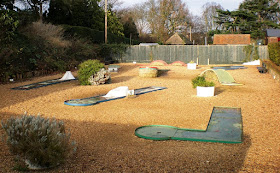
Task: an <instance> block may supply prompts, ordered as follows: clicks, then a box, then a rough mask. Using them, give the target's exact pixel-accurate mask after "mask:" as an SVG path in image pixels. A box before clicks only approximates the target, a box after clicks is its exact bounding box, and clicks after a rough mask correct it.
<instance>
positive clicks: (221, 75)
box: [200, 69, 243, 85]
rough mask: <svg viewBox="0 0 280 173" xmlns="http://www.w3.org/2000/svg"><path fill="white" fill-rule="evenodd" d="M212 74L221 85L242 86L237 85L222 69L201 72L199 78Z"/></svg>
mask: <svg viewBox="0 0 280 173" xmlns="http://www.w3.org/2000/svg"><path fill="white" fill-rule="evenodd" d="M211 73H213V74H214V75H216V77H217V78H218V80H219V82H220V83H221V84H222V85H243V84H240V83H237V82H236V81H235V80H234V78H233V77H232V76H231V75H230V74H229V73H228V72H227V71H225V70H223V69H217V70H213V69H208V70H205V71H203V72H202V73H201V74H200V76H203V75H204V76H206V77H207V75H209V74H211Z"/></svg>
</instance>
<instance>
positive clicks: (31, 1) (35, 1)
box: [16, 0, 50, 21]
mask: <svg viewBox="0 0 280 173" xmlns="http://www.w3.org/2000/svg"><path fill="white" fill-rule="evenodd" d="M16 2H17V3H19V4H21V5H23V6H25V7H26V8H31V9H32V10H33V11H34V12H36V13H38V14H39V16H40V21H42V18H43V5H48V3H49V2H50V0H17V1H16Z"/></svg>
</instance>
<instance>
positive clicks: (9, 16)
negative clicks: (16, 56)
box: [0, 10, 19, 45]
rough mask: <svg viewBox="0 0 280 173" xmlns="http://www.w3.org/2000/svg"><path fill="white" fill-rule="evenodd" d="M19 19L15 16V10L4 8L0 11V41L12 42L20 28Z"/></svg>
mask: <svg viewBox="0 0 280 173" xmlns="http://www.w3.org/2000/svg"><path fill="white" fill-rule="evenodd" d="M18 24H19V21H18V20H17V18H16V17H15V15H14V13H13V11H10V10H4V11H1V13H0V43H1V44H3V43H4V44H3V45H5V44H6V43H10V42H11V41H12V40H13V38H14V36H15V31H16V30H17V28H18Z"/></svg>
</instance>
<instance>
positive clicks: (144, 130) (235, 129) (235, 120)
mask: <svg viewBox="0 0 280 173" xmlns="http://www.w3.org/2000/svg"><path fill="white" fill-rule="evenodd" d="M135 135H136V136H138V137H141V138H145V139H151V140H169V139H173V140H190V141H203V142H221V143H241V142H242V117H241V109H240V108H228V107H214V108H213V111H212V114H211V118H210V120H209V123H208V126H207V129H206V131H201V130H193V129H182V128H176V127H172V126H163V125H151V126H143V127H139V128H137V129H136V130H135Z"/></svg>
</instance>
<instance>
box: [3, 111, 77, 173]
mask: <svg viewBox="0 0 280 173" xmlns="http://www.w3.org/2000/svg"><path fill="white" fill-rule="evenodd" d="M1 124H2V127H3V129H4V130H5V132H6V142H7V144H8V146H9V148H10V151H11V152H12V153H13V154H15V155H17V156H19V157H20V158H21V159H23V160H25V161H29V162H30V163H31V164H32V165H36V166H39V167H43V168H48V167H53V166H57V165H58V164H60V163H63V161H64V160H65V159H66V157H67V156H68V155H69V153H70V151H71V148H72V147H71V144H70V134H66V132H65V127H64V124H63V122H62V121H59V122H58V121H56V120H55V119H45V118H42V117H40V116H37V117H35V116H30V115H29V116H27V115H23V116H22V117H20V118H10V119H9V120H7V122H6V123H4V122H2V123H1Z"/></svg>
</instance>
